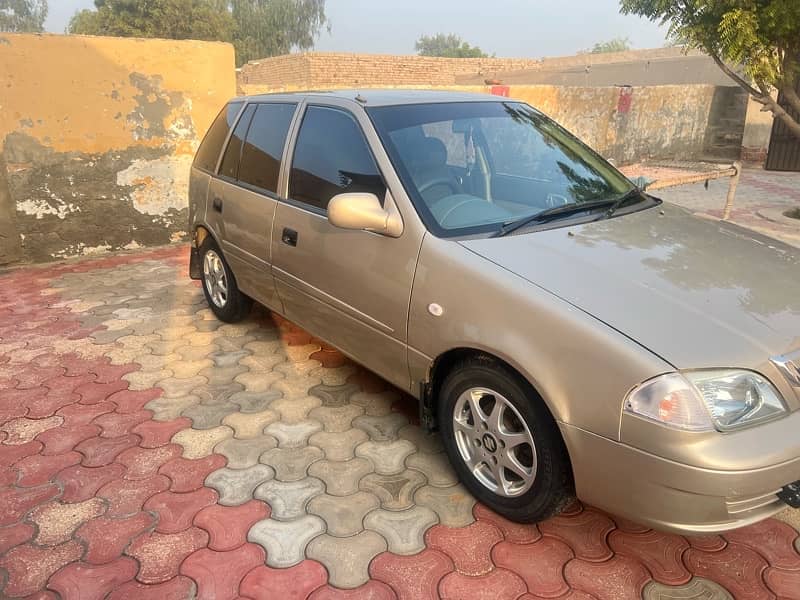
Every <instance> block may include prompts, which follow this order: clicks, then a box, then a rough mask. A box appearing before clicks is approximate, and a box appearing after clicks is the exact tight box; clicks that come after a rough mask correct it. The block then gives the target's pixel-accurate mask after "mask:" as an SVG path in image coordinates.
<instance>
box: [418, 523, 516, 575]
mask: <svg viewBox="0 0 800 600" xmlns="http://www.w3.org/2000/svg"><path fill="white" fill-rule="evenodd" d="M502 539H503V536H502V534H501V533H500V530H499V529H498V528H497V527H495V526H494V525H492V524H491V523H489V522H488V521H475V522H474V523H472V524H470V525H468V526H467V527H459V528H455V527H445V526H444V525H436V526H435V527H431V528H430V529H429V530H428V531H427V532H426V533H425V541H426V542H427V546H428V547H430V548H433V549H434V550H439V551H440V552H444V553H445V554H447V555H448V556H449V557H450V558H451V559H452V560H453V564H454V565H455V566H456V570H458V571H459V572H460V573H463V574H464V575H472V576H477V575H483V574H484V573H488V572H489V571H491V570H492V566H493V565H492V559H491V552H492V547H493V546H494V545H495V544H496V543H497V542H499V541H501V540H502Z"/></svg>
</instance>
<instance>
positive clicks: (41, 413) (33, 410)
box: [25, 388, 80, 419]
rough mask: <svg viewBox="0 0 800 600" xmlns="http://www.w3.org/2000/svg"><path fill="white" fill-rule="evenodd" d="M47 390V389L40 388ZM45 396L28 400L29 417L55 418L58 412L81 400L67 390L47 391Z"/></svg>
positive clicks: (26, 403)
mask: <svg viewBox="0 0 800 600" xmlns="http://www.w3.org/2000/svg"><path fill="white" fill-rule="evenodd" d="M40 389H45V388H40ZM45 391H46V393H45V394H41V395H39V394H37V395H36V396H34V397H31V398H28V399H27V400H26V402H25V406H27V407H28V417H29V418H31V419H44V418H46V417H50V416H53V415H54V414H55V413H56V411H58V410H60V409H62V408H64V407H65V406H69V405H71V404H75V403H76V402H77V401H78V399H79V398H80V397H79V396H78V395H77V394H73V393H72V392H70V391H69V390H67V389H60V390H50V389H46V390H45Z"/></svg>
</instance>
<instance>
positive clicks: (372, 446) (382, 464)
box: [356, 440, 416, 475]
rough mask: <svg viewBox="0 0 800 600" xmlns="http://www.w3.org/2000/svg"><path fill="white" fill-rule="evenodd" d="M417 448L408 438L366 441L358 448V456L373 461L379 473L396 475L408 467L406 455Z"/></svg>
mask: <svg viewBox="0 0 800 600" xmlns="http://www.w3.org/2000/svg"><path fill="white" fill-rule="evenodd" d="M415 450H416V448H415V447H414V444H412V443H411V442H409V441H408V440H394V441H392V442H373V441H369V442H364V443H363V444H360V445H359V446H358V447H357V448H356V456H360V457H361V458H366V459H368V460H369V461H370V462H372V464H373V466H374V467H375V472H376V473H378V474H379V475H395V474H397V473H402V472H403V471H405V469H406V465H405V462H406V457H407V456H409V455H410V454H412V453H413V452H414V451H415Z"/></svg>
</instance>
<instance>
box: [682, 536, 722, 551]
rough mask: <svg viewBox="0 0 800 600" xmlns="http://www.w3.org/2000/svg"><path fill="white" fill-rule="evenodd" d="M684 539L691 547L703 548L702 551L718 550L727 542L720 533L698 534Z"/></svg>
mask: <svg viewBox="0 0 800 600" xmlns="http://www.w3.org/2000/svg"><path fill="white" fill-rule="evenodd" d="M686 541H687V542H689V545H690V546H691V547H692V548H696V549H697V550H703V551H704V552H719V551H720V550H724V549H725V546H727V545H728V542H726V541H725V538H723V537H722V536H721V535H698V536H691V537H687V538H686Z"/></svg>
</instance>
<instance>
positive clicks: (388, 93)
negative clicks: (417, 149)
mask: <svg viewBox="0 0 800 600" xmlns="http://www.w3.org/2000/svg"><path fill="white" fill-rule="evenodd" d="M303 98H308V99H309V100H313V99H314V98H320V99H324V98H339V99H343V100H351V101H354V102H358V103H359V104H361V105H362V106H366V107H370V106H397V105H400V104H441V103H443V102H505V101H508V98H505V97H503V96H494V95H491V94H478V93H467V92H449V91H438V90H404V89H348V90H330V91H308V92H289V93H275V94H260V95H257V96H244V97H240V98H237V100H239V101H242V100H247V101H250V102H253V101H258V100H270V101H273V102H274V101H279V100H292V101H295V102H296V101H298V100H302V99H303Z"/></svg>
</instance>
